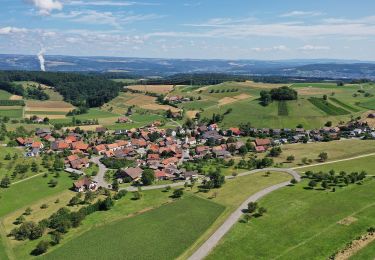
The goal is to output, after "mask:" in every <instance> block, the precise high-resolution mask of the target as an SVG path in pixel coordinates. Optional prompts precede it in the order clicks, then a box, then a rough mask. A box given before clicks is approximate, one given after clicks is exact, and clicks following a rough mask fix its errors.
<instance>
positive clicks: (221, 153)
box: [213, 150, 232, 159]
mask: <svg viewBox="0 0 375 260" xmlns="http://www.w3.org/2000/svg"><path fill="white" fill-rule="evenodd" d="M213 153H214V154H215V157H216V158H224V159H225V158H230V157H231V156H232V155H231V154H230V152H228V151H225V150H220V151H214V152H213Z"/></svg>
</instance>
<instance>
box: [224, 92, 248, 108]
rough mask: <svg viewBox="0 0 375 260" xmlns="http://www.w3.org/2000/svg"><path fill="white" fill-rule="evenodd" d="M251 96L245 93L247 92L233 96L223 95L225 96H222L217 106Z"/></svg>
mask: <svg viewBox="0 0 375 260" xmlns="http://www.w3.org/2000/svg"><path fill="white" fill-rule="evenodd" d="M250 97H251V96H250V95H247V94H240V95H238V96H234V97H225V98H222V99H220V100H219V106H224V105H228V104H231V103H234V102H237V101H240V100H244V99H247V98H250Z"/></svg>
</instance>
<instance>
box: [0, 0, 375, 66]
mask: <svg viewBox="0 0 375 260" xmlns="http://www.w3.org/2000/svg"><path fill="white" fill-rule="evenodd" d="M41 49H43V50H44V51H45V53H46V54H47V55H48V54H61V55H79V56H122V57H151V58H192V59H197V58H207V59H262V60H278V59H316V58H335V59H358V60H375V1H373V0H360V1H351V0H314V1H303V0H298V1H297V0H258V1H255V0H191V1H189V0H145V1H137V0H135V1H122V0H1V9H0V53H18V54H36V53H38V52H39V51H40V50H41Z"/></svg>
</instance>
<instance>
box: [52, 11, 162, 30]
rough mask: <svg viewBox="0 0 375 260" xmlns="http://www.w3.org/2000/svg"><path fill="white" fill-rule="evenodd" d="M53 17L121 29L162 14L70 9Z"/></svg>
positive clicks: (156, 17)
mask: <svg viewBox="0 0 375 260" xmlns="http://www.w3.org/2000/svg"><path fill="white" fill-rule="evenodd" d="M53 17H54V18H61V19H69V20H70V21H73V22H78V23H85V24H104V25H110V26H113V27H115V28H117V29H121V25H123V24H129V23H134V22H139V21H145V20H152V19H158V18H161V17H162V16H160V15H156V14H146V15H135V14H128V13H113V12H109V11H108V12H100V11H95V10H84V11H71V12H68V13H58V14H55V15H53Z"/></svg>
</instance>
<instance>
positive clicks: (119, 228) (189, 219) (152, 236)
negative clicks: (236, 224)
mask: <svg viewBox="0 0 375 260" xmlns="http://www.w3.org/2000/svg"><path fill="white" fill-rule="evenodd" d="M223 210H224V207H223V206H221V205H219V204H216V203H213V202H210V201H208V200H204V199H200V198H197V197H194V196H189V197H186V198H183V199H181V200H178V201H176V202H174V203H171V204H168V205H165V206H162V207H160V208H158V209H155V210H151V211H149V212H146V213H144V214H141V215H138V216H135V217H131V218H128V219H124V220H120V221H118V222H114V223H111V224H108V225H105V226H101V227H97V228H95V229H92V230H91V231H89V232H86V233H85V234H83V235H81V236H79V237H77V238H76V239H74V240H71V241H69V242H68V243H66V244H65V245H64V246H63V247H60V248H58V249H56V250H55V251H51V253H49V254H47V255H45V256H44V257H42V258H43V259H67V258H69V259H81V258H82V255H84V256H85V258H92V259H118V258H119V256H125V255H126V258H127V259H175V258H176V257H178V256H179V255H180V254H181V253H183V252H184V251H185V250H186V249H187V248H188V247H189V246H190V245H191V244H192V243H194V241H195V240H196V239H197V238H198V237H199V236H200V235H201V234H202V233H203V232H204V231H205V230H206V229H207V228H209V227H210V225H211V224H212V223H213V222H214V221H215V219H216V218H217V217H218V216H219V215H220V214H221V213H222V212H223ZM99 245H100V246H99Z"/></svg>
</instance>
